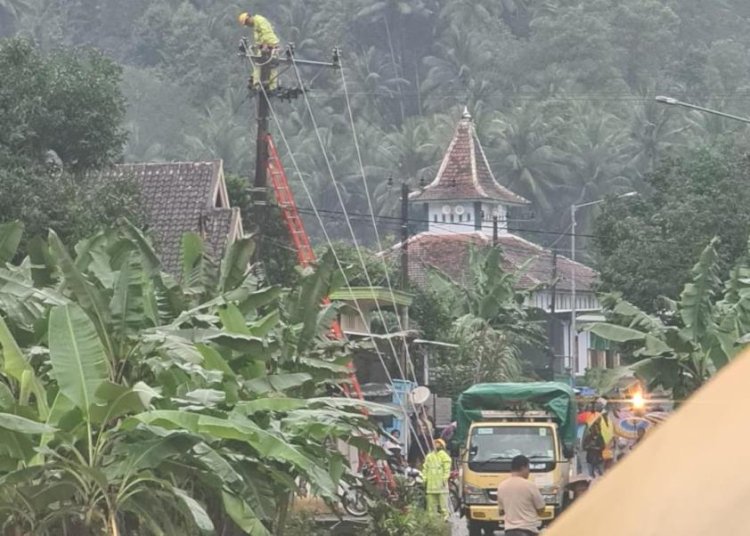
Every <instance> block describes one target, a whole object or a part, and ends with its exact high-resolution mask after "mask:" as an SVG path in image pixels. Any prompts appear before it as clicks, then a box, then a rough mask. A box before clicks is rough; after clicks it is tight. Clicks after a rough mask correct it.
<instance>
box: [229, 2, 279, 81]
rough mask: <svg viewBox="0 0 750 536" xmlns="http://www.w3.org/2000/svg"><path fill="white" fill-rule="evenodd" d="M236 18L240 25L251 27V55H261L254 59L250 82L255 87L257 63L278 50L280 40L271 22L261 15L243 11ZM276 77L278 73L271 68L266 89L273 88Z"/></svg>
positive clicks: (269, 57)
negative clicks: (259, 58) (252, 51)
mask: <svg viewBox="0 0 750 536" xmlns="http://www.w3.org/2000/svg"><path fill="white" fill-rule="evenodd" d="M238 20H239V22H240V25H242V26H247V27H249V28H252V29H253V48H254V54H253V55H256V56H257V55H260V56H262V57H263V59H261V60H257V59H256V60H255V62H256V63H255V66H254V68H253V82H252V84H253V86H254V87H257V86H258V84H260V65H258V63H259V62H264V61H270V60H271V58H273V56H275V55H276V53H277V52H278V49H279V42H280V41H279V38H278V36H277V35H276V32H274V30H273V25H272V24H271V22H270V21H269V20H268V19H267V18H265V17H263V16H262V15H257V14H250V13H248V12H244V13H240V16H239V17H238ZM277 77H278V73H277V72H276V69H272V70H271V73H270V74H269V78H268V89H274V88H275V87H276V79H277Z"/></svg>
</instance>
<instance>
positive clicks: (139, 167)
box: [100, 160, 237, 275]
mask: <svg viewBox="0 0 750 536" xmlns="http://www.w3.org/2000/svg"><path fill="white" fill-rule="evenodd" d="M100 177H101V178H102V179H104V180H112V181H117V180H118V179H122V178H125V177H131V178H132V179H134V180H136V181H137V183H138V184H139V186H140V189H141V194H142V202H143V206H144V209H145V212H146V218H147V224H148V231H149V233H150V234H151V236H152V237H153V239H154V245H155V247H156V249H157V251H158V252H159V255H160V258H161V261H162V265H163V268H164V270H165V271H167V272H169V273H171V274H173V275H179V266H180V243H181V240H182V236H183V234H185V233H187V232H194V233H198V234H199V235H201V236H202V237H203V238H204V240H206V244H207V250H208V251H209V252H210V253H212V254H219V253H222V254H223V251H224V248H225V246H226V242H227V237H228V236H229V230H230V229H231V224H232V221H233V214H235V210H237V209H230V208H217V207H216V196H217V192H218V190H219V188H220V186H221V185H220V182H221V181H223V172H222V163H221V161H219V160H215V161H211V162H172V163H165V164H122V165H117V166H113V167H112V168H110V169H108V170H106V171H103V172H101V174H100Z"/></svg>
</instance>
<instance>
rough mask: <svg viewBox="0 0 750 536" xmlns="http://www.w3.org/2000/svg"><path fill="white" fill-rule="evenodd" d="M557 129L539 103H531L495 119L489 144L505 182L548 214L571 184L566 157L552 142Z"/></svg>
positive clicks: (494, 162) (498, 173) (491, 127)
mask: <svg viewBox="0 0 750 536" xmlns="http://www.w3.org/2000/svg"><path fill="white" fill-rule="evenodd" d="M555 128H556V126H555V125H553V124H551V123H550V122H549V121H548V120H545V114H544V113H543V110H542V109H541V108H540V107H539V106H536V105H534V104H527V105H524V106H522V107H516V108H513V109H512V110H511V111H510V112H508V113H505V114H502V115H500V117H498V118H496V119H493V121H492V124H491V126H490V128H489V139H488V143H485V149H486V150H487V153H488V158H489V159H490V160H491V162H490V163H491V165H492V166H493V169H494V170H495V172H496V174H497V176H498V177H499V178H500V180H501V182H503V183H504V184H505V185H506V186H507V187H508V188H510V189H511V190H513V191H516V192H518V193H519V194H520V195H523V196H524V197H526V198H527V199H529V200H531V201H532V202H533V203H535V204H536V206H538V207H539V208H540V210H541V211H542V212H543V213H547V214H549V213H551V212H553V211H554V209H555V207H556V203H555V200H556V199H559V196H560V193H561V190H562V189H564V188H565V187H566V186H567V185H566V183H565V180H566V178H567V169H566V167H565V160H564V158H563V155H562V153H561V151H560V150H559V149H558V148H556V147H554V146H553V143H552V140H553V139H554V135H555Z"/></svg>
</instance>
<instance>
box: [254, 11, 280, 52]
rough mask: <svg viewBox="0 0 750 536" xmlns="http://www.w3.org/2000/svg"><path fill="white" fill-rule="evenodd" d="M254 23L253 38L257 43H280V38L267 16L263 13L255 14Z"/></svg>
mask: <svg viewBox="0 0 750 536" xmlns="http://www.w3.org/2000/svg"><path fill="white" fill-rule="evenodd" d="M253 23H254V24H253V40H254V41H255V44H256V45H258V46H264V45H265V46H271V47H275V46H278V45H279V38H278V37H277V36H276V32H274V31H273V26H272V25H271V22H270V21H269V20H268V19H267V18H265V17H263V16H261V15H253Z"/></svg>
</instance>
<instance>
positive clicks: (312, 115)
mask: <svg viewBox="0 0 750 536" xmlns="http://www.w3.org/2000/svg"><path fill="white" fill-rule="evenodd" d="M292 66H293V67H294V71H295V73H296V75H297V82H298V84H299V86H300V87H302V86H303V85H304V82H303V81H302V75H301V74H300V71H299V68H298V67H297V64H296V62H295V61H294V58H292ZM302 98H303V100H304V102H305V105H306V107H307V111H308V114H309V115H310V120H311V122H312V126H313V130H314V132H315V136H316V138H317V140H318V144H319V145H320V150H321V154H322V156H323V160H324V161H325V164H326V167H327V168H328V173H329V175H330V178H331V182H332V184H333V188H334V190H335V192H336V198H337V199H338V201H339V204H340V205H341V208H342V210H343V212H344V221H345V222H346V225H347V228H348V229H349V233H350V234H351V237H352V241H353V244H354V249H355V251H356V253H357V257H358V258H359V261H360V264H361V265H362V269H363V272H364V274H365V277H366V278H367V280H368V284H370V286H372V285H371V283H370V282H371V278H370V275H369V272H368V271H367V264H366V263H365V260H364V256H363V255H362V251H361V249H360V247H359V241H358V240H357V236H356V233H355V232H354V228H353V227H352V224H351V220H350V219H349V217H348V214H347V212H346V203H345V202H344V199H343V197H342V195H341V191H340V189H339V185H338V184H337V182H336V175H335V173H334V172H333V166H332V165H331V161H330V159H329V157H328V151H327V150H326V147H325V143H324V142H323V138H322V136H321V135H320V129H319V128H318V122H317V120H316V119H315V113H314V112H313V109H312V105H311V104H310V100H309V99H308V95H307V92H303V93H302ZM321 223H322V222H321ZM349 290H350V292H351V287H349ZM355 301H356V300H355ZM375 302H376V306H377V308H378V312H379V314H380V316H381V321H382V322H383V326H384V327H385V328H386V332H387V322H386V320H385V317H384V316H383V314H382V310H381V309H380V305H379V303H378V301H377V300H375ZM363 324H364V325H367V322H366V321H365V320H364V318H363ZM387 340H388V344H389V345H390V346H391V350H392V352H393V357H394V360H395V362H396V365H397V368H398V370H399V373H400V374H401V377H403V378H407V377H408V375H407V374H405V373H404V371H403V369H402V367H401V363H400V361H399V359H398V355H397V351H396V347H395V345H394V344H393V340H392V338H391V337H388V338H387ZM382 365H383V368H384V369H385V371H386V373H387V374H388V376H389V381H391V383H392V382H393V378H390V372H389V371H388V368H387V366H386V365H385V362H382ZM406 398H408V397H406ZM405 420H406V421H409V419H405ZM417 445H418V446H419V448H420V450H421V451H422V454H423V455H426V452H425V451H424V449H423V448H422V445H421V442H420V441H417Z"/></svg>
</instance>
